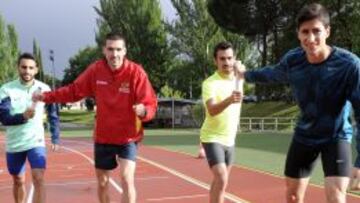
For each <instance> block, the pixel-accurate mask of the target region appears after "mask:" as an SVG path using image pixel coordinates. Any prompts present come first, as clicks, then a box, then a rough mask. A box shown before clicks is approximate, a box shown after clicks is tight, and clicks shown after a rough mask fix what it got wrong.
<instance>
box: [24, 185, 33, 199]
mask: <svg viewBox="0 0 360 203" xmlns="http://www.w3.org/2000/svg"><path fill="white" fill-rule="evenodd" d="M33 196H34V185H33V184H31V186H30V190H29V195H28V198H27V200H26V203H31V202H32V199H33Z"/></svg>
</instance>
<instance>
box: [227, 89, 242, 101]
mask: <svg viewBox="0 0 360 203" xmlns="http://www.w3.org/2000/svg"><path fill="white" fill-rule="evenodd" d="M242 97H243V95H242V93H241V92H240V91H233V92H232V94H231V95H230V96H229V97H228V100H229V102H230V104H232V103H239V102H241V100H242Z"/></svg>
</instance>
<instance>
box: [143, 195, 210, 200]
mask: <svg viewBox="0 0 360 203" xmlns="http://www.w3.org/2000/svg"><path fill="white" fill-rule="evenodd" d="M208 195H209V194H197V195H183V196H176V197H163V198H151V199H147V200H146V201H148V202H164V201H168V200H179V199H195V198H200V197H207V196H208Z"/></svg>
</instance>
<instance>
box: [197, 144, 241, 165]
mask: <svg viewBox="0 0 360 203" xmlns="http://www.w3.org/2000/svg"><path fill="white" fill-rule="evenodd" d="M201 144H202V146H203V147H204V150H205V154H206V159H207V161H208V164H209V166H210V168H211V167H212V166H214V165H216V164H219V163H225V164H226V166H229V165H231V164H232V163H234V158H235V154H234V148H235V147H234V146H231V147H228V146H225V145H222V144H219V143H215V142H209V143H204V142H203V143H201Z"/></svg>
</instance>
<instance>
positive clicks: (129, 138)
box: [33, 33, 157, 203]
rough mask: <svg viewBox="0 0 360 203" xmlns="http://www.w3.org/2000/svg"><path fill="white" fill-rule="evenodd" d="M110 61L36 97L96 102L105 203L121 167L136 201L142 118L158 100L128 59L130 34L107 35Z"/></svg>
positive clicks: (126, 190)
mask: <svg viewBox="0 0 360 203" xmlns="http://www.w3.org/2000/svg"><path fill="white" fill-rule="evenodd" d="M103 54H104V56H105V59H101V60H98V61H95V62H94V63H92V64H90V65H89V67H87V69H86V70H85V71H84V72H83V73H82V74H81V75H80V76H79V77H78V78H77V79H76V80H75V81H74V82H73V83H72V84H70V85H67V86H65V87H61V88H59V89H57V90H55V91H51V92H45V93H43V94H40V95H33V100H34V101H38V100H41V101H44V102H45V103H53V102H58V103H65V102H75V101H78V100H80V99H82V98H84V97H89V96H91V97H94V98H95V100H96V106H97V108H96V125H95V130H94V139H95V150H94V151H95V153H94V157H95V167H96V176H97V180H98V196H99V200H100V202H101V203H108V202H110V197H109V176H110V171H111V170H112V169H114V168H116V167H117V165H118V164H119V165H120V173H121V186H122V189H123V195H122V202H123V203H124V202H126V203H135V202H136V191H135V185H134V174H135V168H136V163H135V159H136V153H137V142H139V141H140V140H141V139H142V137H143V128H142V121H149V120H151V119H152V118H153V117H154V116H155V112H156V108H157V99H156V95H155V93H154V90H153V88H152V86H151V84H150V81H149V80H148V77H147V74H146V73H145V71H144V70H143V68H142V67H141V66H140V65H138V64H136V63H134V62H133V61H130V60H128V59H127V58H126V57H125V55H126V45H125V38H124V37H123V36H121V35H120V34H117V33H110V34H108V35H107V36H106V39H105V44H104V47H103Z"/></svg>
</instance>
